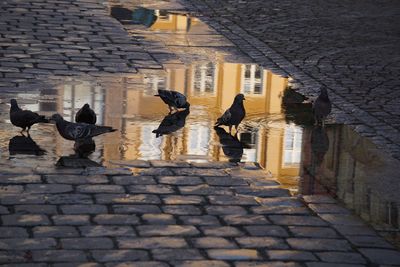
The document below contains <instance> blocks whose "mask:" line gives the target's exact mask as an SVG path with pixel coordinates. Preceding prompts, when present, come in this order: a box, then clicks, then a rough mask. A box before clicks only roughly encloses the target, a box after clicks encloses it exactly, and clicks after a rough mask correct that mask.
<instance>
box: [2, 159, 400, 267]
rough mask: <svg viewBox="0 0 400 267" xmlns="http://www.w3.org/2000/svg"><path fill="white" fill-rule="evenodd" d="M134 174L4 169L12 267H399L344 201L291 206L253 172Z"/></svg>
mask: <svg viewBox="0 0 400 267" xmlns="http://www.w3.org/2000/svg"><path fill="white" fill-rule="evenodd" d="M127 164H129V165H130V166H131V167H130V169H125V168H115V169H106V168H96V167H94V168H87V169H67V168H66V169H56V168H40V167H39V168H35V169H29V168H14V169H9V170H7V169H3V171H2V172H3V174H2V175H1V179H0V184H1V186H0V193H1V194H0V214H1V226H0V237H1V239H0V249H1V250H0V262H1V263H2V264H6V265H5V266H339V265H338V264H339V263H340V266H377V265H373V264H378V265H382V266H383V265H385V266H390V265H393V266H395V265H397V264H398V263H399V262H400V252H398V251H397V250H395V249H394V248H393V247H392V246H391V245H390V244H389V243H387V242H386V241H385V240H384V239H382V238H381V237H379V236H377V234H376V233H375V232H374V231H373V230H372V229H371V228H369V227H368V226H366V225H365V224H364V223H363V222H362V221H361V220H359V219H358V218H357V217H355V216H353V215H351V214H350V212H349V211H348V210H346V209H344V208H342V207H341V206H339V205H337V204H336V202H335V201H334V200H333V199H331V198H329V197H327V196H305V197H304V198H301V197H292V196H290V194H289V193H288V191H287V190H284V189H281V188H280V187H279V184H278V183H277V182H276V180H275V179H274V178H272V177H271V176H270V175H269V174H268V173H267V172H264V171H263V170H260V169H258V168H256V167H255V166H254V165H251V164H246V165H242V166H240V167H239V166H235V165H230V163H193V164H189V163H186V162H179V161H178V162H173V161H149V162H147V161H130V162H128V163H127ZM135 166H137V167H135ZM7 264H8V265H7ZM24 264H25V265H24Z"/></svg>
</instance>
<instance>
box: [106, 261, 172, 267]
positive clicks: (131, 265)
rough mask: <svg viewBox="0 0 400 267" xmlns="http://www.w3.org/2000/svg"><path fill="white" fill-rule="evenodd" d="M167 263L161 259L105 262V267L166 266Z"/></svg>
mask: <svg viewBox="0 0 400 267" xmlns="http://www.w3.org/2000/svg"><path fill="white" fill-rule="evenodd" d="M168 266H169V265H168V264H166V263H164V262H161V261H136V262H121V263H107V264H106V267H168Z"/></svg>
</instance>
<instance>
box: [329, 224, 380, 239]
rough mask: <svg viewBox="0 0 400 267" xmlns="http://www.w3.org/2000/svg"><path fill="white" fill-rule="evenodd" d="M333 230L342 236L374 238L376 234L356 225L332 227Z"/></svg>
mask: <svg viewBox="0 0 400 267" xmlns="http://www.w3.org/2000/svg"><path fill="white" fill-rule="evenodd" d="M333 228H334V229H336V231H338V232H339V233H341V234H342V235H348V236H350V235H362V236H367V235H369V236H376V235H377V234H376V232H375V231H374V230H373V229H372V228H370V227H367V226H365V225H364V226H358V225H333Z"/></svg>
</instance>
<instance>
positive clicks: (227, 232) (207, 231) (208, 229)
mask: <svg viewBox="0 0 400 267" xmlns="http://www.w3.org/2000/svg"><path fill="white" fill-rule="evenodd" d="M200 228H201V231H202V232H203V233H204V235H206V236H224V237H230V236H243V235H244V233H243V232H242V231H240V229H239V228H236V227H233V226H202V227H200Z"/></svg>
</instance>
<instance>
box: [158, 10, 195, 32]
mask: <svg viewBox="0 0 400 267" xmlns="http://www.w3.org/2000/svg"><path fill="white" fill-rule="evenodd" d="M189 23H191V25H196V24H197V23H198V19H196V18H190V17H188V16H186V15H179V14H169V15H168V18H167V19H164V18H160V17H158V18H157V20H156V22H155V23H154V24H153V25H152V26H151V29H152V30H171V31H186V30H187V29H188V25H189Z"/></svg>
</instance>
